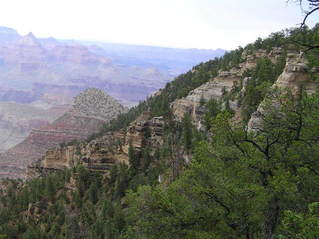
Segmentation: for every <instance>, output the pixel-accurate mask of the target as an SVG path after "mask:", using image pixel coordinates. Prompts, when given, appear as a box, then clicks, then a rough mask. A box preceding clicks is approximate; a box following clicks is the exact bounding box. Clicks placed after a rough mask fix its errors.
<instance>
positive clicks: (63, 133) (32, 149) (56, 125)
mask: <svg viewBox="0 0 319 239" xmlns="http://www.w3.org/2000/svg"><path fill="white" fill-rule="evenodd" d="M75 102H76V104H75V105H74V106H73V107H72V109H71V110H69V111H68V112H67V113H65V114H64V115H63V116H61V117H60V118H58V119H57V120H55V121H54V122H52V123H51V124H48V125H46V126H44V127H41V128H39V129H34V130H32V132H31V133H30V135H29V136H28V137H27V138H26V139H25V140H24V141H23V142H21V143H20V144H18V145H16V146H15V147H13V148H11V149H9V150H8V151H7V152H6V153H5V154H3V155H2V159H1V160H0V171H1V168H6V170H5V171H7V169H8V165H10V166H9V167H11V168H13V171H14V169H17V170H16V171H17V175H18V176H19V174H21V175H23V174H24V173H25V172H24V171H25V169H26V166H27V165H29V164H30V163H32V162H34V161H36V160H38V159H39V158H41V157H42V155H43V154H45V152H46V151H47V150H48V149H50V148H54V147H56V146H58V145H59V144H61V143H65V142H69V141H72V140H84V139H86V138H87V137H88V136H90V135H91V134H93V133H96V132H98V130H99V129H100V127H101V126H102V125H103V124H104V123H105V122H108V121H109V120H111V119H113V118H114V117H116V116H117V115H118V114H120V113H123V112H125V110H126V109H125V108H124V107H123V106H122V105H120V104H119V103H118V102H116V101H115V100H114V99H112V98H111V97H110V96H109V95H107V94H106V93H104V92H102V91H100V90H97V89H88V90H87V91H85V92H83V93H82V94H80V95H79V96H78V97H77V99H76V101H75ZM97 102H102V104H103V105H99V104H97ZM96 104H97V105H98V107H97V105H96ZM87 107H89V108H90V109H91V111H89V112H87V111H85V110H86V109H87ZM93 110H97V111H99V110H100V111H101V112H94V111H93ZM89 113H91V114H92V115H90V114H89ZM9 171H10V173H9V174H12V170H9ZM0 173H1V172H0Z"/></svg>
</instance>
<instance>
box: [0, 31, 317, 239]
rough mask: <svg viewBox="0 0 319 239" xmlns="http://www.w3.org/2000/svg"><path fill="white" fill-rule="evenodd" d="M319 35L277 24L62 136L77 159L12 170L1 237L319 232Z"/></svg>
mask: <svg viewBox="0 0 319 239" xmlns="http://www.w3.org/2000/svg"><path fill="white" fill-rule="evenodd" d="M318 41H319V26H318V25H317V26H315V27H314V28H313V29H308V28H307V27H304V28H298V29H292V30H289V31H288V30H287V31H283V32H277V33H273V34H271V36H269V37H268V38H266V39H257V40H256V41H255V42H254V43H252V44H249V45H247V46H246V47H244V48H241V47H240V48H238V49H236V50H234V51H230V52H228V53H226V54H225V56H223V57H222V58H216V59H213V60H211V61H208V62H206V63H202V64H200V65H198V66H195V67H194V68H193V69H191V70H190V71H189V72H187V73H185V74H182V75H180V76H179V77H177V78H176V79H175V80H174V81H173V82H171V83H168V84H167V85H166V86H165V88H163V89H161V90H160V91H159V92H157V93H155V94H154V95H153V96H151V97H149V98H148V99H147V100H145V101H144V102H141V103H140V104H139V105H138V106H136V107H134V108H132V109H131V110H130V111H129V112H128V113H126V114H122V115H120V116H119V117H118V118H117V119H116V120H113V121H112V122H110V123H108V124H106V125H105V126H104V127H103V129H102V130H101V132H100V133H98V134H96V135H93V136H92V137H90V138H89V139H88V140H87V142H81V143H79V142H73V143H70V144H69V146H61V147H60V148H58V149H57V151H58V152H63V150H68V149H72V150H73V149H74V151H76V152H75V153H74V155H76V157H74V158H72V159H73V161H72V167H68V168H67V169H65V170H60V169H57V167H56V168H54V167H51V168H50V167H49V166H48V164H46V161H45V162H44V163H43V162H42V163H41V162H40V163H39V164H38V165H37V166H34V167H32V169H36V170H40V169H41V170H40V171H39V172H40V175H41V176H40V177H36V178H33V179H30V180H29V181H27V182H22V181H14V180H6V181H3V182H2V184H1V185H2V187H1V188H2V191H1V196H0V238H8V239H9V238H10V239H11V238H19V239H20V238H22V239H31V238H32V239H37V238H48V239H51V238H52V239H53V238H54V239H56V238H92V239H93V238H94V239H103V238H123V239H124V238H127V239H128V238H130V239H131V238H145V239H152V238H154V239H155V238H156V239H158V238H163V239H169V238H172V239H173V238H174V239H176V238H199V239H210V238H211V239H213V238H214V239H215V238H218V239H219V238H220V239H222V238H229V239H232V238H234V239H235V238H236V239H237V238H246V239H247V238H267V239H268V238H269V239H271V238H278V239H288V238H307V239H308V238H309V239H312V238H313V239H316V238H318V235H319V201H318V198H319V161H318V159H319V142H318V135H319V121H318V117H319V92H318V91H317V89H316V88H317V84H318V70H319V59H318V57H319V49H318V48H313V49H310V48H309V46H310V45H315V44H317V42H318ZM146 115H147V116H146ZM142 116H143V117H142ZM256 125H257V126H258V127H257V126H256ZM111 139H112V140H111ZM106 141H107V144H106V143H105V142H106ZM104 144H105V145H106V146H105V145H104ZM101 145H102V146H101ZM68 147H70V148H68ZM72 147H74V148H72ZM97 148H99V150H98V151H94V150H96V149H97ZM90 150H91V151H90ZM87 151H89V152H95V153H96V152H98V154H97V153H96V154H95V155H94V157H101V158H99V160H100V161H99V163H100V164H99V165H103V163H109V162H111V164H112V167H111V168H108V167H106V168H104V170H93V169H97V168H94V167H92V165H93V166H94V164H92V162H93V161H94V160H95V159H96V158H94V157H93V156H92V155H93V153H92V154H90V155H91V158H90V155H89V154H88V153H87ZM66 152H69V151H66ZM72 152H73V151H72ZM84 152H85V153H86V154H85V155H84ZM119 152H120V153H119ZM117 155H122V156H123V155H126V157H127V160H126V159H125V157H124V160H117V159H116V157H117ZM111 157H112V161H111V160H110V158H111ZM56 159H57V160H56V162H55V163H57V164H58V163H59V160H60V159H59V158H56ZM44 160H48V162H49V157H47V158H44ZM63 162H64V161H63ZM108 165H109V164H108ZM41 167H42V168H41ZM98 169H100V168H98ZM52 171H53V172H52Z"/></svg>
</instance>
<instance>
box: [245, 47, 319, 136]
mask: <svg viewBox="0 0 319 239" xmlns="http://www.w3.org/2000/svg"><path fill="white" fill-rule="evenodd" d="M310 73H315V74H318V73H319V71H318V69H310V67H309V66H308V61H307V59H306V58H305V57H304V56H303V54H302V53H301V54H297V53H289V54H288V55H287V60H286V65H285V68H284V71H283V72H282V73H281V75H280V76H279V77H278V79H277V81H276V82H275V83H274V85H273V86H272V88H273V89H275V88H278V89H281V90H289V91H290V92H291V93H292V94H293V96H297V95H298V94H299V93H300V89H301V87H302V88H303V89H304V90H305V92H306V93H308V94H312V93H314V92H315V91H316V89H317V87H318V83H317V82H315V81H314V80H312V78H311V74H310ZM318 75H319V74H318ZM271 104H272V105H273V106H274V107H276V105H277V104H278V102H276V101H275V99H273V100H272V102H271ZM268 107H269V106H268ZM266 108H267V106H266V102H265V101H263V102H262V103H261V104H260V105H259V107H258V109H257V111H256V112H254V113H253V114H252V116H251V119H250V120H249V122H248V130H249V131H258V130H259V129H261V127H262V118H261V116H262V115H263V113H264V112H265V111H266V110H267V109H266Z"/></svg>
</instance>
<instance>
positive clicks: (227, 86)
mask: <svg viewBox="0 0 319 239" xmlns="http://www.w3.org/2000/svg"><path fill="white" fill-rule="evenodd" d="M281 55H282V50H281V48H277V47H276V48H273V49H272V50H271V51H270V52H269V53H267V52H266V50H257V51H256V52H255V53H254V54H248V52H247V51H244V52H243V53H242V56H241V58H242V63H240V64H239V65H238V66H236V67H233V68H231V69H230V70H229V71H219V73H218V75H217V77H215V78H213V79H211V80H210V81H208V82H207V83H205V84H203V85H201V86H200V87H198V88H196V89H194V90H193V91H191V92H190V93H189V94H188V95H187V96H186V97H184V98H182V99H178V100H175V101H174V102H173V103H172V104H171V109H172V111H173V114H174V116H175V118H176V120H178V121H181V119H182V118H183V116H184V114H185V113H189V114H190V115H191V117H192V119H193V123H194V124H195V125H196V126H197V127H198V128H199V129H200V128H202V116H203V114H204V113H205V108H203V107H202V106H201V101H202V100H204V101H206V102H207V101H209V100H210V99H215V100H221V99H222V97H223V95H224V94H226V93H228V92H230V91H231V90H232V89H233V87H234V86H235V84H239V82H240V81H241V80H243V87H244V86H245V82H247V81H248V80H249V79H250V78H244V77H243V76H244V73H245V72H246V71H247V70H251V69H253V68H254V67H256V65H257V61H258V59H260V58H262V57H267V58H269V59H270V60H271V61H273V62H276V60H277V59H278V58H279V57H280V56H281ZM242 90H244V88H243V89H242ZM229 106H230V107H231V108H232V109H233V110H235V111H236V110H238V106H237V100H233V101H232V100H231V101H230V102H229Z"/></svg>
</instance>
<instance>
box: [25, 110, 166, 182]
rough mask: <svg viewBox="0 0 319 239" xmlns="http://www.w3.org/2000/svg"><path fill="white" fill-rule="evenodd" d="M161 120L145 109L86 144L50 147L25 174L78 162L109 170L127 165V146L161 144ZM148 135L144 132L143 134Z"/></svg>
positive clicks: (56, 168)
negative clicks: (122, 126)
mask: <svg viewBox="0 0 319 239" xmlns="http://www.w3.org/2000/svg"><path fill="white" fill-rule="evenodd" d="M163 131H164V120H163V118H162V117H151V115H150V113H148V112H145V113H143V114H142V115H140V116H139V117H138V118H137V119H136V120H135V121H133V122H132V123H131V124H130V125H129V127H128V129H127V131H119V132H114V133H108V134H106V135H104V136H103V137H100V138H97V139H94V140H92V141H90V142H88V143H86V142H81V143H76V144H73V145H69V146H65V145H62V146H59V147H56V148H53V149H49V150H47V151H46V152H45V154H44V156H43V157H42V158H39V160H38V161H36V162H34V163H32V164H31V165H29V166H28V177H29V178H32V177H35V176H39V175H43V174H45V173H47V172H50V171H52V170H60V169H63V168H72V167H73V166H75V165H78V164H81V165H83V166H85V167H87V168H88V169H89V170H91V171H102V172H104V173H109V171H110V169H111V167H112V165H114V164H115V163H124V164H129V158H128V151H129V147H130V145H131V146H132V147H133V149H134V150H135V151H136V152H139V151H140V150H141V149H142V147H144V146H145V145H146V144H148V145H152V146H153V147H160V146H161V144H162V143H163V138H162V136H163ZM146 134H147V135H146Z"/></svg>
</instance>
